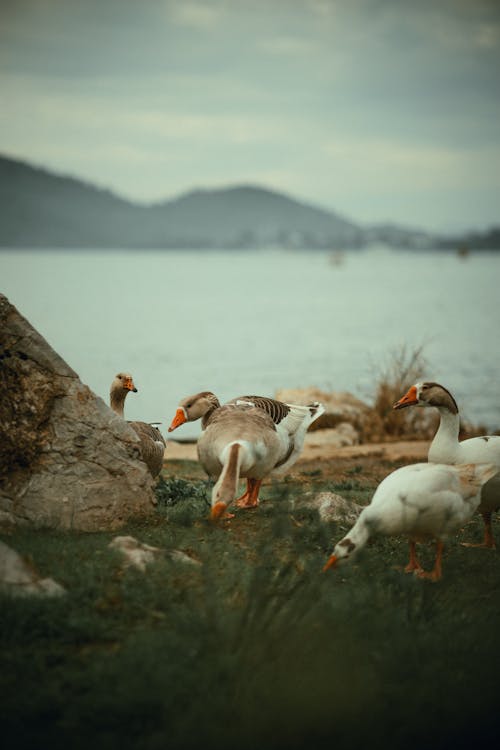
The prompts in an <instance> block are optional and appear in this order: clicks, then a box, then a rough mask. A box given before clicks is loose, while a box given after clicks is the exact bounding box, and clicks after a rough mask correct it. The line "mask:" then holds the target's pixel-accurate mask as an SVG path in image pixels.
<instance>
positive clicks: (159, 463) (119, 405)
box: [109, 372, 166, 478]
mask: <svg viewBox="0 0 500 750" xmlns="http://www.w3.org/2000/svg"><path fill="white" fill-rule="evenodd" d="M130 391H132V392H133V393H137V388H136V387H135V385H134V381H133V379H132V375H130V373H127V372H119V373H118V375H116V376H115V378H114V380H113V382H112V383H111V388H110V391H109V403H110V406H111V409H112V410H113V411H114V412H115V413H116V414H118V416H119V417H121V418H122V419H123V418H124V416H123V408H124V404H125V399H126V397H127V395H128V393H129V392H130ZM128 424H129V425H130V426H131V427H132V429H133V430H134V432H136V434H137V435H138V437H139V439H140V447H141V457H142V460H143V461H144V463H145V464H146V466H147V467H148V469H149V471H150V473H151V476H152V477H153V478H155V477H157V476H158V474H159V473H160V471H161V470H162V468H163V456H164V453H165V447H166V446H165V440H164V438H163V436H162V434H161V432H160V430H158V428H156V427H154V425H152V424H149V423H148V422H137V421H128Z"/></svg>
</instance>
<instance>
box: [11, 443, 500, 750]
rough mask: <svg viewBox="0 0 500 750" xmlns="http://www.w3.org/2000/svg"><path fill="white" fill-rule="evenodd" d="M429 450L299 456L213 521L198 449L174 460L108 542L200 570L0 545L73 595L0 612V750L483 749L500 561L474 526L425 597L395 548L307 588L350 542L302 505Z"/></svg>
mask: <svg viewBox="0 0 500 750" xmlns="http://www.w3.org/2000/svg"><path fill="white" fill-rule="evenodd" d="M427 447H428V443H427V442H419V443H383V444H377V445H361V446H355V447H349V448H340V449H335V450H334V451H332V450H327V451H326V452H325V453H324V454H322V455H321V456H320V455H319V454H318V451H317V450H315V449H313V448H311V447H310V445H306V447H305V450H304V454H303V456H302V457H301V459H300V460H299V461H298V462H297V464H296V465H295V466H294V467H293V468H292V471H291V472H290V474H288V475H287V476H286V477H285V478H284V479H283V480H282V481H279V482H278V481H267V482H266V483H265V485H264V486H263V489H262V503H261V505H260V506H259V507H258V508H257V509H255V510H250V511H237V513H236V516H235V518H234V519H232V520H231V521H230V522H225V523H223V524H220V525H214V524H211V523H210V522H209V521H208V520H207V515H208V498H209V486H208V484H207V483H206V481H205V475H204V472H203V470H202V469H201V467H200V466H199V464H198V463H197V462H196V461H194V460H193V455H194V452H195V450H196V447H195V445H194V444H177V445H174V444H169V445H168V447H167V452H166V459H167V460H166V462H165V467H164V471H163V480H164V481H163V482H162V484H161V486H160V489H159V492H158V497H159V504H158V508H157V511H156V512H155V515H154V516H153V517H152V518H151V519H149V520H148V521H143V522H135V523H130V524H128V525H127V527H125V529H124V530H123V532H122V533H124V534H132V535H133V536H135V537H136V538H137V539H139V540H140V541H141V542H144V543H147V544H151V545H155V546H157V547H160V548H161V549H165V550H166V551H167V550H170V549H179V550H181V551H183V552H184V553H186V554H187V555H189V556H190V557H192V558H193V559H194V560H196V561H198V562H199V563H201V565H197V566H189V565H188V566H186V565H182V564H179V563H178V562H174V561H173V560H172V559H170V558H169V557H168V556H167V555H166V556H165V557H164V558H161V559H159V560H158V561H157V562H156V563H154V564H153V565H151V566H150V567H149V568H148V569H147V571H146V573H141V572H139V571H138V570H134V569H131V568H129V569H124V568H123V564H122V560H121V558H120V557H119V555H118V554H117V553H116V552H115V551H113V550H111V549H110V548H109V547H108V545H109V542H110V540H111V539H112V538H113V536H115V535H114V534H112V533H105V532H102V533H97V534H82V533H68V532H55V531H38V532H36V531H33V530H22V529H17V530H14V531H12V532H11V533H4V534H1V535H0V538H2V540H3V541H5V542H6V543H8V544H9V545H11V546H13V547H14V548H15V549H17V550H18V551H19V552H21V553H22V554H24V555H27V556H29V557H30V558H31V559H32V560H33V562H34V563H35V565H36V566H37V568H38V569H39V570H40V572H41V573H42V574H44V575H48V576H52V577H54V578H55V579H56V580H58V581H59V582H60V583H61V584H63V585H64V586H65V588H66V589H67V592H68V593H67V594H66V596H65V597H63V598H61V599H59V600H38V599H29V600H28V599H11V598H9V597H8V596H0V611H1V613H2V616H1V618H0V659H1V669H0V692H1V694H2V696H3V698H2V707H1V713H2V734H3V737H4V738H5V741H6V743H7V744H6V746H8V747H11V746H12V747H14V746H15V747H17V748H39V747H59V746H61V745H62V744H65V745H68V746H71V747H72V748H76V750H79V749H80V748H82V750H83V748H85V750H87V748H88V747H89V746H91V747H93V748H94V750H100V749H101V748H102V749H103V750H104V749H105V748H106V749H107V748H110V749H111V748H114V747H117V746H121V747H122V748H124V750H129V749H130V750H135V749H136V748H140V750H142V749H143V748H144V749H145V750H157V749H158V750H160V748H161V750H164V748H165V747H169V748H175V749H177V748H199V747H205V748H212V747H217V748H218V749H219V750H221V749H223V750H225V749H226V748H234V747H238V748H240V749H242V748H243V750H250V748H252V749H253V748H256V747H259V748H261V750H281V748H287V750H290V749H292V750H294V749H295V748H297V749H298V748H302V747H308V748H312V747H318V748H320V747H321V748H322V747H335V748H337V750H338V749H341V750H344V748H346V749H347V748H352V747H361V746H362V745H364V744H369V745H370V746H379V745H382V744H383V745H384V746H390V747H394V748H400V747H404V748H405V750H408V749H409V748H417V747H432V748H452V747H453V748H456V747H457V746H460V745H463V744H465V743H466V742H467V743H468V742H470V743H472V742H473V741H474V742H475V744H478V743H479V744H483V743H485V742H486V741H487V740H488V739H489V738H491V737H493V736H495V733H496V732H497V731H498V719H497V707H496V703H497V700H496V691H497V685H496V683H497V674H496V653H497V644H498V632H499V630H500V607H499V601H500V555H499V553H498V551H496V550H493V551H492V550H472V549H466V548H464V547H463V546H461V545H460V541H461V540H465V539H467V540H471V539H480V538H481V534H482V528H481V521H480V519H479V518H478V517H475V518H474V519H473V520H472V521H471V522H470V523H469V524H467V526H466V527H465V528H464V529H463V530H462V531H461V532H460V533H459V534H458V535H457V537H456V538H453V539H450V540H449V542H448V543H447V545H446V550H445V556H444V562H443V572H444V575H443V579H442V580H441V581H440V582H439V583H436V584H433V583H431V582H429V581H422V580H419V579H416V578H414V577H413V576H411V575H410V576H408V575H405V574H404V573H403V572H402V568H403V566H404V565H405V563H406V562H407V543H406V541H405V540H404V539H380V540H375V541H374V542H373V543H372V544H369V545H368V547H367V548H366V549H365V550H363V551H362V553H361V554H360V556H359V559H358V560H357V561H356V562H353V563H352V564H350V565H346V566H345V567H343V568H342V569H339V570H338V571H329V572H328V573H326V574H322V573H321V568H322V565H323V564H324V562H325V560H326V557H327V555H328V554H329V553H330V552H331V550H332V548H333V544H334V543H335V541H338V539H339V538H340V537H341V536H342V535H343V534H344V532H345V530H346V527H345V526H344V525H343V524H342V523H338V522H329V523H322V522H321V521H320V520H319V517H318V514H317V512H316V510H314V509H312V508H308V506H307V499H308V498H311V497H314V495H315V494H316V493H318V492H320V491H323V490H330V491H333V492H337V493H339V494H341V495H342V496H344V497H345V498H346V499H348V500H352V501H354V502H358V503H361V504H363V505H364V504H366V503H368V502H369V500H370V498H371V495H372V493H373V491H374V489H375V487H376V485H377V484H378V482H379V481H380V480H381V479H382V478H383V477H384V476H386V475H387V474H388V473H389V472H390V471H392V470H393V469H394V468H397V467H398V466H401V465H403V464H405V463H412V462H415V461H418V460H423V459H424V458H425V455H426V452H427ZM160 490H161V491H160ZM304 500H305V501H306V502H303V501H304ZM495 526H496V531H497V536H498V535H499V534H500V530H499V529H498V526H499V523H498V520H496V522H495ZM423 548H424V549H423V552H422V556H423V561H424V564H426V565H430V564H431V562H432V558H433V548H432V545H423ZM330 573H331V575H330Z"/></svg>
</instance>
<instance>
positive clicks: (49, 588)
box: [0, 542, 66, 596]
mask: <svg viewBox="0 0 500 750" xmlns="http://www.w3.org/2000/svg"><path fill="white" fill-rule="evenodd" d="M0 591H2V592H6V593H9V594H13V595H14V596H30V595H35V596H61V595H62V594H65V593H66V590H65V589H64V588H63V587H62V586H61V585H60V584H59V583H56V581H54V580H52V578H42V577H41V576H40V574H39V573H38V572H37V571H36V570H35V568H34V567H33V566H32V565H31V564H30V563H29V562H27V561H26V560H23V558H22V557H21V555H19V554H18V553H17V552H16V551H15V550H13V549H12V548H11V547H9V546H8V545H7V544H4V543H3V542H0Z"/></svg>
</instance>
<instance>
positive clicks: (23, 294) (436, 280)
mask: <svg viewBox="0 0 500 750" xmlns="http://www.w3.org/2000/svg"><path fill="white" fill-rule="evenodd" d="M499 287H500V253H498V254H496V255H493V254H487V253H484V254H478V255H474V256H472V257H468V258H467V259H465V260H460V259H459V258H457V257H456V256H455V255H453V254H438V255H436V256H434V255H430V254H412V253H405V252H398V251H389V250H382V249H375V248H374V249H371V250H367V251H365V252H360V253H352V254H348V255H346V256H345V257H344V261H343V262H342V263H341V264H340V265H335V264H334V263H333V262H332V258H331V256H329V255H328V254H324V253H306V252H293V253H290V252H286V251H268V252H254V253H252V252H237V253H225V252H205V251H204V252H192V251H189V252H158V251H151V252H150V251H137V252H120V251H105V252H104V251H102V252H101V251H79V252H74V251H71V252H67V253H66V252H63V251H40V250H37V251H5V250H3V251H0V291H2V292H3V293H4V294H6V295H7V296H8V297H9V299H10V301H11V302H13V303H14V304H15V305H16V306H17V307H18V309H19V310H20V312H21V313H22V314H23V315H24V316H25V317H27V318H28V320H29V321H30V322H31V323H32V324H33V325H34V326H35V327H36V328H37V329H38V330H39V331H40V333H42V334H43V335H44V336H45V337H46V339H47V340H48V341H49V343H50V344H51V345H52V346H53V347H54V348H55V349H56V351H58V352H59V354H60V355H61V356H62V357H64V359H66V361H67V362H68V363H69V364H70V365H71V366H72V367H73V369H75V370H76V371H77V372H78V374H79V375H80V377H81V379H82V380H83V381H84V382H86V383H88V384H89V385H90V387H91V388H92V389H93V390H94V391H95V392H96V393H98V394H99V395H100V396H102V397H103V398H104V399H106V400H107V398H108V392H109V385H110V382H111V380H112V378H113V376H114V375H115V373H117V372H118V371H120V370H128V371H130V372H131V373H132V374H133V376H134V379H135V382H136V385H137V387H138V389H139V392H138V393H137V394H131V395H130V396H129V397H128V398H127V402H126V415H127V417H128V418H131V419H145V420H147V421H160V422H162V430H163V431H165V429H166V427H167V426H168V424H169V422H170V419H171V417H172V416H173V414H174V412H175V408H176V404H177V402H178V401H179V399H180V398H181V397H183V396H185V395H188V394H190V393H194V392H196V391H199V390H213V391H214V392H215V393H217V395H218V396H219V397H220V398H221V399H222V400H226V399H229V398H231V397H233V396H236V395H239V394H244V393H254V392H255V393H262V394H270V395H272V394H273V393H274V392H275V390H276V389H277V388H280V387H296V386H305V385H314V386H318V387H320V388H324V389H332V390H348V391H351V392H353V393H355V394H357V395H358V396H361V397H362V398H365V399H366V398H368V397H369V394H370V392H372V390H373V384H374V379H376V374H377V368H378V367H379V366H380V365H383V364H384V362H386V361H387V358H388V356H389V354H390V352H391V350H393V349H394V348H395V347H398V346H399V345H400V344H402V343H406V344H407V345H408V346H409V347H410V348H411V347H414V346H418V345H420V344H424V346H425V354H426V357H427V359H428V361H429V369H428V372H427V373H426V377H427V378H428V379H432V380H437V381H438V382H441V383H443V385H446V386H447V387H448V388H449V389H450V390H451V391H452V392H453V393H454V395H455V396H456V398H457V400H458V402H459V406H460V408H461V411H462V412H463V414H464V416H466V417H467V418H469V419H472V420H474V421H481V422H483V423H485V424H487V425H488V426H489V427H490V428H498V427H500V397H499V390H498V385H499V384H498V374H499V372H500V346H499V342H500V307H499V304H498V290H499ZM198 431H199V427H198V426H186V427H185V428H183V429H182V430H180V431H179V432H178V433H177V435H178V436H179V437H181V435H182V436H184V437H188V436H193V435H196V434H198Z"/></svg>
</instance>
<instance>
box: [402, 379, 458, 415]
mask: <svg viewBox="0 0 500 750" xmlns="http://www.w3.org/2000/svg"><path fill="white" fill-rule="evenodd" d="M407 406H435V407H437V408H438V409H446V410H447V411H450V412H451V413H452V414H458V406H457V402H456V401H455V399H454V398H453V396H452V395H451V393H450V392H449V391H448V390H446V388H445V387H444V386H442V385H439V383H430V382H425V383H415V385H412V386H411V388H410V389H409V390H408V391H407V392H406V393H405V395H404V396H402V398H400V399H399V401H396V403H395V404H394V406H393V409H404V408H405V407H407Z"/></svg>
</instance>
